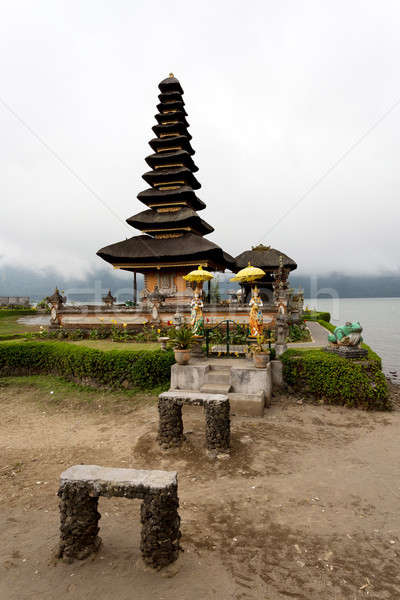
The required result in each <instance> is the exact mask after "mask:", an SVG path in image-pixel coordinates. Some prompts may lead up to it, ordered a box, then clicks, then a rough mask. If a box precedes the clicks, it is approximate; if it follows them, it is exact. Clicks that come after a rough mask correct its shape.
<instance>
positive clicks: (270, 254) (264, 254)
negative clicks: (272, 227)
mask: <svg viewBox="0 0 400 600" xmlns="http://www.w3.org/2000/svg"><path fill="white" fill-rule="evenodd" d="M235 262H236V270H239V269H243V268H245V267H247V265H248V264H249V263H250V264H251V265H252V266H253V267H258V268H259V269H262V270H263V271H265V276H264V277H262V278H261V279H257V281H256V285H257V287H258V289H259V294H260V296H261V298H262V300H263V301H264V302H266V303H271V302H272V301H273V288H274V285H273V284H274V281H275V278H276V277H277V275H278V272H279V273H280V277H281V278H282V279H283V280H284V282H286V281H287V279H288V276H289V273H290V271H294V269H297V264H296V263H295V261H294V260H293V259H292V258H290V256H287V255H286V254H284V253H283V252H281V251H280V250H276V249H275V248H271V246H265V245H264V244H259V245H258V246H253V247H252V249H251V250H245V251H244V252H242V253H241V254H239V255H238V256H236V258H235ZM241 287H242V290H243V292H244V294H243V296H244V297H243V300H244V301H246V302H248V300H249V299H250V296H251V284H249V283H244V284H242V285H241Z"/></svg>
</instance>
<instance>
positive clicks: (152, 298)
mask: <svg viewBox="0 0 400 600" xmlns="http://www.w3.org/2000/svg"><path fill="white" fill-rule="evenodd" d="M148 300H149V302H150V303H151V307H152V310H151V320H152V321H153V323H157V324H159V323H160V315H159V308H160V305H161V304H162V303H163V302H164V296H163V295H162V294H160V292H159V289H158V285H155V286H154V290H153V292H152V293H151V294H150V295H149V297H148Z"/></svg>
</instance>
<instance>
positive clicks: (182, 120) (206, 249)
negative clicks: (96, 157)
mask: <svg viewBox="0 0 400 600" xmlns="http://www.w3.org/2000/svg"><path fill="white" fill-rule="evenodd" d="M158 87H159V90H160V94H159V96H158V98H159V101H160V102H159V104H158V105H157V110H158V112H157V114H156V115H155V119H156V121H157V123H156V124H155V125H154V127H153V132H154V134H155V137H154V138H153V139H152V140H150V142H149V145H150V147H151V149H152V150H153V153H152V154H150V155H149V156H147V158H146V159H145V160H146V163H147V164H148V165H149V167H150V171H147V172H146V173H144V175H143V179H144V180H145V182H146V183H147V184H148V185H149V186H150V187H149V188H148V189H146V190H144V191H143V192H140V194H138V196H137V198H138V200H139V201H140V202H142V204H144V205H145V206H146V207H147V209H146V210H144V211H142V212H139V213H138V214H136V215H133V216H132V217H129V218H128V219H127V223H129V225H131V226H132V227H134V228H135V229H138V230H139V231H141V232H142V233H141V235H136V236H133V237H131V238H129V239H126V240H123V241H121V242H117V243H115V244H111V245H110V246H105V247H104V248H101V250H99V251H98V252H97V254H98V256H100V257H101V258H102V259H103V260H105V261H107V262H108V263H111V264H112V265H113V266H114V267H115V268H117V269H123V270H125V271H131V272H132V273H134V300H135V302H136V301H137V287H136V273H142V274H143V275H144V288H145V289H144V292H143V295H144V297H146V296H147V295H149V294H151V293H152V292H154V290H155V289H156V286H157V287H158V290H159V292H160V293H161V294H162V295H163V296H164V297H165V301H166V302H167V303H168V302H182V301H183V302H184V301H185V299H186V300H190V298H191V296H192V294H193V291H192V289H191V286H190V284H189V283H186V282H185V281H184V279H183V276H184V275H186V274H187V273H188V272H189V271H192V270H193V269H194V268H195V267H197V266H198V265H201V266H203V267H205V268H208V269H209V270H211V271H221V272H223V271H225V269H231V270H236V264H235V259H234V258H233V257H232V256H230V255H229V254H227V253H226V252H224V251H223V250H222V248H220V247H219V246H218V245H217V244H214V243H213V242H210V241H209V240H208V239H206V238H205V237H204V236H206V235H208V234H209V233H212V232H213V231H214V229H213V227H211V225H209V224H208V223H207V222H206V221H204V220H203V219H202V218H201V217H200V216H199V215H198V212H199V211H201V210H203V209H204V208H205V207H206V205H205V203H204V202H203V201H202V200H200V198H199V197H198V196H197V195H196V191H197V190H198V189H200V187H201V185H200V183H199V181H198V180H197V178H196V177H195V175H194V173H196V172H197V171H198V167H197V166H196V165H195V163H194V161H193V155H194V153H195V151H194V150H193V148H192V146H191V143H190V142H191V139H192V136H191V135H190V133H189V132H188V127H189V123H188V122H187V120H186V117H187V112H186V111H185V108H184V107H185V103H184V101H183V98H182V96H183V89H182V87H181V84H180V83H179V81H178V80H177V79H176V78H175V77H174V76H173V74H172V73H171V74H170V76H169V77H168V78H167V79H164V80H163V81H161V83H160V84H159V86H158Z"/></svg>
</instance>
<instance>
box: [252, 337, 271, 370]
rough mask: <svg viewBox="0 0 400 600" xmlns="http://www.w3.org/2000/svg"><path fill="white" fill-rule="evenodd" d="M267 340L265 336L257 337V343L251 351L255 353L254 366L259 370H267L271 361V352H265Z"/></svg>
mask: <svg viewBox="0 0 400 600" xmlns="http://www.w3.org/2000/svg"><path fill="white" fill-rule="evenodd" d="M266 341H267V340H266V339H265V337H264V336H263V335H258V336H257V342H256V343H255V344H252V346H251V348H250V350H251V352H252V353H253V358H254V364H255V366H256V368H257V369H265V367H266V366H267V362H268V361H269V351H268V350H265V348H264V344H265V343H266Z"/></svg>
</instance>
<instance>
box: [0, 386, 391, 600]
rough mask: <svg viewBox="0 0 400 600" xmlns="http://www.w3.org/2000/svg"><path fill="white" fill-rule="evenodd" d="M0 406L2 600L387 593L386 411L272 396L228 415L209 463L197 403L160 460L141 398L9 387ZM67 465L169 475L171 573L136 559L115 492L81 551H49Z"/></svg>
mask: <svg viewBox="0 0 400 600" xmlns="http://www.w3.org/2000/svg"><path fill="white" fill-rule="evenodd" d="M0 405H1V408H2V411H1V419H0V531H1V532H2V536H1V537H2V544H1V546H0V599H1V600H3V599H4V600H25V599H35V600H36V599H37V600H53V599H54V600H56V599H57V600H58V599H59V598H64V597H65V598H69V597H71V598H74V599H77V600H81V599H82V600H83V599H85V600H92V599H93V600H94V599H96V600H98V599H100V598H101V599H103V598H104V599H107V598H113V599H117V600H125V599H127V600H128V598H129V600H131V599H132V598H138V599H140V600H150V599H151V600H154V599H159V600H169V599H171V600H172V599H176V600H181V599H182V600H183V599H185V600H186V599H187V600H189V599H190V600H192V599H195V600H197V599H199V600H200V599H208V598H211V599H212V598H218V599H223V600H225V599H235V600H261V599H262V600H264V599H266V598H268V599H270V600H275V599H287V598H298V599H303V598H304V599H307V600H310V599H311V600H314V599H315V600H317V599H318V600H320V599H322V598H324V600H325V599H327V600H330V599H332V600H333V599H334V598H336V599H342V598H343V599H346V598H349V599H352V600H353V599H354V598H364V597H366V596H367V595H368V597H370V598H377V599H381V598H382V599H386V598H398V597H399V596H400V576H399V574H398V564H399V553H400V536H399V525H400V516H399V510H398V506H399V494H400V488H399V486H400V484H399V481H400V478H399V474H400V473H399V472H400V464H399V461H398V456H399V450H400V441H399V440H400V437H399V434H400V412H398V411H395V412H393V413H390V414H384V413H375V414H373V413H364V412H360V411H351V410H348V409H344V408H338V407H324V406H312V405H300V404H297V403H296V401H295V399H280V400H279V402H276V403H275V404H274V406H273V407H272V409H271V410H269V411H268V412H267V413H266V415H265V417H264V418H263V419H251V418H238V417H233V419H232V439H233V448H232V455H231V458H230V459H228V460H217V461H213V460H211V459H209V458H207V456H206V454H205V451H204V443H203V427H204V425H203V415H202V411H201V409H196V408H189V409H187V410H185V412H184V417H185V429H186V430H187V431H189V432H191V433H188V436H187V437H188V441H187V442H186V443H185V445H184V447H183V448H182V449H181V450H176V451H175V450H174V451H171V452H169V453H166V452H161V451H160V450H159V448H158V445H157V443H156V440H155V435H156V427H157V414H156V409H155V406H154V405H152V406H143V405H141V406H139V408H138V409H137V410H133V409H132V406H133V402H132V401H127V403H126V406H125V407H123V408H121V407H120V406H119V407H116V408H115V409H113V408H112V407H111V408H110V405H109V404H107V399H105V401H104V403H103V401H102V400H99V402H98V403H97V404H96V405H95V406H81V407H80V408H77V407H76V406H73V405H72V404H71V402H69V399H68V397H67V396H66V397H65V398H64V401H63V402H61V403H59V404H58V405H53V404H51V402H48V400H47V397H44V392H40V391H39V390H35V389H34V388H30V389H29V388H26V389H21V388H19V387H18V388H17V387H13V386H9V387H6V388H0ZM77 463H91V464H101V465H108V466H121V467H129V466H131V467H137V468H161V469H167V470H177V471H178V473H179V495H180V501H181V507H180V514H181V517H182V534H183V537H182V545H183V547H184V549H185V552H184V553H183V554H182V555H181V557H180V559H179V561H178V562H177V563H175V565H174V566H173V568H170V569H167V570H166V571H164V572H160V573H154V572H152V571H149V570H147V569H145V568H144V567H143V565H142V563H141V561H140V552H139V533H140V531H139V519H138V510H139V502H136V501H133V502H132V501H127V500H123V499H101V500H100V512H101V513H102V519H101V522H100V527H101V536H102V538H103V547H102V549H101V550H100V553H99V554H98V555H97V556H96V557H94V559H92V560H87V561H84V562H77V563H74V564H73V565H66V564H64V563H57V562H56V561H55V560H54V559H53V556H52V553H53V551H54V548H55V547H56V544H57V539H58V531H57V530H58V504H57V497H56V491H57V487H58V477H59V474H60V472H61V471H62V470H63V469H65V468H66V467H68V466H70V465H72V464H77ZM364 586H365V587H364ZM367 592H368V594H367Z"/></svg>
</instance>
